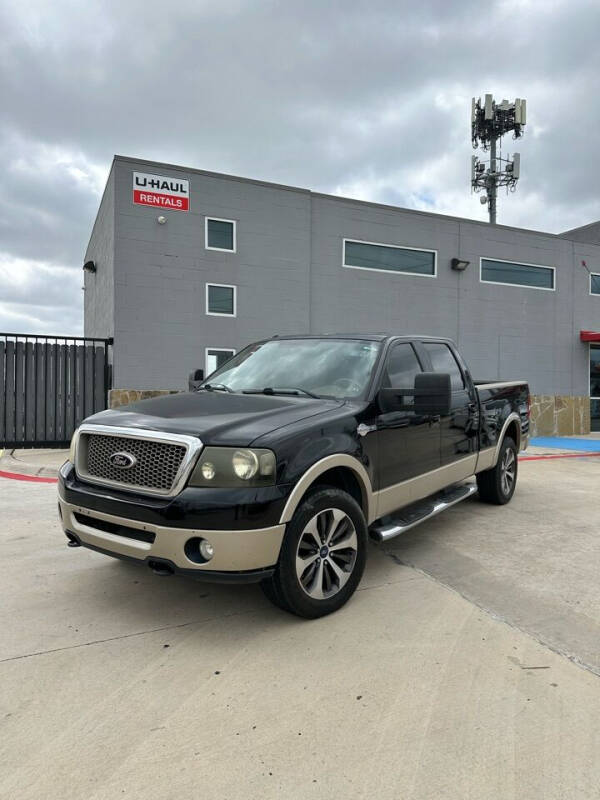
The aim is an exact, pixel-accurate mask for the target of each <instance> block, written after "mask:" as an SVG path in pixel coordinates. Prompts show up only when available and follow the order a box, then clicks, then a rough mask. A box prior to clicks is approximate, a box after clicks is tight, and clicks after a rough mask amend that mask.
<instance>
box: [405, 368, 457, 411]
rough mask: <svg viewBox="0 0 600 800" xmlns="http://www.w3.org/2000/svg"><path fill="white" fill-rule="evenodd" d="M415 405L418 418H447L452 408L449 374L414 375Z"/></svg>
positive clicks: (427, 373) (428, 373) (423, 373)
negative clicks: (429, 416)
mask: <svg viewBox="0 0 600 800" xmlns="http://www.w3.org/2000/svg"><path fill="white" fill-rule="evenodd" d="M414 396H415V405H414V411H415V414H417V415H418V416H426V415H429V414H435V415H438V414H439V415H440V416H441V417H445V416H448V414H449V413H450V410H451V408H452V384H451V382H450V373H449V372H420V373H419V374H418V375H415V395H414Z"/></svg>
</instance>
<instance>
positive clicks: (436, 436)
mask: <svg viewBox="0 0 600 800" xmlns="http://www.w3.org/2000/svg"><path fill="white" fill-rule="evenodd" d="M419 372H423V366H422V364H421V362H420V361H419V358H418V356H417V354H416V351H415V349H414V347H413V345H412V344H410V343H409V342H398V343H396V344H393V345H392V346H391V348H390V350H389V351H388V354H387V358H386V363H385V369H384V372H383V375H382V379H381V383H380V388H386V389H387V388H393V389H406V390H409V391H410V390H413V389H414V385H415V375H417V374H418V373H419ZM406 404H407V405H410V404H414V397H412V396H411V395H410V394H409V395H407V397H406ZM377 437H378V453H379V458H378V463H379V470H378V484H379V489H387V488H389V487H390V486H394V485H395V484H398V483H401V482H403V481H406V480H409V479H410V478H414V477H417V476H421V475H423V473H425V472H429V471H430V470H433V469H436V468H437V467H439V466H440V428H439V424H438V422H437V419H435V420H434V419H433V418H432V417H430V416H428V417H423V416H417V415H416V414H415V412H414V411H412V410H410V409H408V410H402V411H389V410H386V409H385V408H382V407H381V405H380V408H379V415H378V418H377ZM398 505H400V503H398Z"/></svg>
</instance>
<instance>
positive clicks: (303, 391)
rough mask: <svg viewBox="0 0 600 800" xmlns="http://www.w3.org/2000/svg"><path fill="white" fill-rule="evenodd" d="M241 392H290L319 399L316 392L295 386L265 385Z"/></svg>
mask: <svg viewBox="0 0 600 800" xmlns="http://www.w3.org/2000/svg"><path fill="white" fill-rule="evenodd" d="M242 394H291V395H303V396H304V397H314V398H315V400H318V399H319V395H318V394H313V393H312V392H309V391H308V389H300V388H298V387H296V386H265V388H264V389H245V390H244V391H243V392H242Z"/></svg>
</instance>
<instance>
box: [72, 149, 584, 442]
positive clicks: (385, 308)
mask: <svg viewBox="0 0 600 800" xmlns="http://www.w3.org/2000/svg"><path fill="white" fill-rule="evenodd" d="M133 170H139V171H144V172H151V173H154V174H159V175H165V176H168V177H173V178H187V179H189V180H190V211H189V212H187V213H185V212H177V211H163V210H159V209H156V208H149V207H144V206H135V205H133V203H132V201H131V195H132V171H133ZM111 181H113V184H114V185H113V186H112V189H111ZM113 190H114V193H113ZM113 197H114V204H115V205H114V221H115V227H114V238H113V241H114V245H113V247H114V291H112V287H111V275H112V273H111V268H110V263H109V262H110V254H109V253H108V250H110V246H109V245H110V241H111V237H113V231H112V229H111V227H110V219H111V216H110V203H111V198H113ZM160 214H164V215H165V216H166V217H167V223H166V224H165V225H159V224H158V223H157V221H156V220H157V217H158V216H159V215H160ZM206 216H214V217H220V218H226V219H233V220H235V221H236V223H237V252H236V253H233V254H231V253H222V252H215V251H210V250H207V249H205V246H204V244H205V243H204V220H205V217H206ZM344 238H352V239H359V240H364V241H369V242H379V243H383V244H397V245H404V246H409V247H416V248H420V247H422V248H425V249H433V250H436V251H437V277H435V278H432V277H425V276H419V275H400V274H394V273H389V274H388V273H382V272H374V271H371V270H358V269H352V268H346V267H343V266H342V260H343V239H344ZM88 253H93V254H96V255H95V256H94V255H89V256H87V255H86V258H87V257H94V260H97V261H98V263H99V270H98V274H97V275H96V276H88V277H86V286H87V285H88V283H89V282H90V281H96V289H95V292H94V291H88V290H86V333H88V331H89V332H90V333H91V332H93V334H94V335H101V333H100V331H102V335H105V333H104V331H108V332H109V333H108V335H112V334H113V332H114V336H115V345H114V386H115V387H116V388H117V389H126V390H137V391H144V392H148V391H155V390H174V389H182V388H185V386H186V384H187V375H188V373H189V372H190V371H191V370H192V369H194V368H196V367H204V363H205V348H208V347H210V348H213V347H214V348H231V349H234V350H238V349H239V348H241V347H243V346H244V345H245V344H247V343H248V342H251V341H254V340H256V339H260V338H262V337H268V336H271V335H273V334H275V333H280V334H286V333H305V332H313V333H318V332H323V333H331V332H342V331H392V332H397V333H399V334H403V333H416V334H419V333H423V334H429V335H443V336H449V337H451V338H453V339H454V340H455V341H456V342H457V344H458V345H459V347H460V349H461V351H462V353H463V354H464V356H465V359H466V360H467V362H468V363H469V365H470V367H471V371H472V373H473V375H474V376H475V377H476V378H486V379H498V378H500V379H507V380H508V379H517V378H524V379H527V380H528V381H529V383H530V386H531V389H532V393H533V394H534V395H536V396H537V397H538V398H539V401H537V402H536V419H538V418H539V419H540V420H541V422H540V425H543V426H544V427H546V428H550V427H551V424H550V417H552V418H553V419H554V423H553V425H554V428H555V429H556V430H558V429H559V428H561V429H562V430H563V431H564V429H565V426H567V423H566V422H565V420H566V419H567V418H568V417H569V415H570V417H571V418H573V420H576V419H579V420H581V419H583V418H584V417H585V408H583V410H582V402H583V406H584V407H585V406H586V405H587V406H589V403H587V401H580V400H579V399H578V398H586V396H587V395H588V394H589V376H588V370H589V361H588V348H587V345H585V344H583V343H581V342H580V341H579V331H580V330H582V329H588V330H600V327H599V326H600V297H598V296H591V295H590V294H589V272H588V270H591V271H593V272H600V244H595V243H593V242H581V241H573V240H572V239H569V238H566V235H563V236H555V235H552V234H546V233H539V232H536V231H526V230H520V229H516V228H508V227H504V226H500V225H495V226H490V225H488V224H487V223H480V222H475V221H470V220H464V219H458V218H453V217H446V216H441V215H435V214H428V213H424V212H416V211H408V210H404V209H398V208H392V207H387V206H383V205H378V204H373V203H364V202H359V201H353V200H347V199H342V198H337V197H332V196H328V195H322V194H317V193H311V192H309V191H307V190H304V189H295V188H293V187H283V186H277V185H274V184H266V183H261V182H259V181H250V180H245V179H240V178H234V177H230V176H223V175H215V174H211V173H206V172H198V171H194V170H188V169H184V168H180V167H174V166H169V165H163V164H155V163H152V162H141V161H138V160H134V159H125V158H121V157H117V158H116V159H115V162H114V167H113V170H112V171H111V178H110V179H109V186H107V192H106V193H105V198H104V199H103V202H102V205H101V208H100V212H99V216H98V221H97V224H96V226H95V229H94V234H93V235H92V240H91V242H90V247H89V248H88ZM454 257H459V258H461V259H466V260H468V261H470V264H469V266H468V268H467V269H466V271H464V272H462V273H461V272H456V271H453V270H452V269H451V268H450V261H451V259H452V258H454ZM481 257H489V258H494V259H501V260H509V261H510V260H512V261H517V262H524V263H531V264H540V265H546V266H552V267H555V269H556V290H555V291H543V290H539V289H534V288H526V287H515V286H502V285H498V284H486V283H482V282H481V281H480V277H479V268H480V258H481ZM103 259H106V262H107V274H106V276H104V275H102V274H101V272H102V270H101V269H100V263H101V261H102V260H103ZM582 261H585V262H586V265H587V269H586V267H585V266H583V265H582ZM207 282H215V283H222V284H233V285H235V286H237V316H236V317H235V318H226V317H214V316H207V315H206V307H205V285H206V283H207ZM113 303H114V305H113ZM113 320H114V328H112V327H111V325H110V322H111V321H113ZM569 398H576V399H575V400H573V401H571V400H569ZM552 404H553V405H552ZM551 406H552V407H551ZM565 408H566V409H567V410H565ZM571 408H572V411H571V410H569V409H571ZM577 424H578V423H576V422H575V421H574V423H573V426H574V428H575V427H577ZM581 425H583V426H585V422H583V423H581ZM581 425H580V427H581ZM587 425H588V426H589V414H588V422H587Z"/></svg>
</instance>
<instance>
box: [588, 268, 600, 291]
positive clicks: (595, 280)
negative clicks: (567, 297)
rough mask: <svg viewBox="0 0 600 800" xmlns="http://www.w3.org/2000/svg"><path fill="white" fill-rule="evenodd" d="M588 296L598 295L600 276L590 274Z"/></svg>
mask: <svg viewBox="0 0 600 800" xmlns="http://www.w3.org/2000/svg"><path fill="white" fill-rule="evenodd" d="M590 294H600V275H596V274H595V273H594V272H592V273H590Z"/></svg>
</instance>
